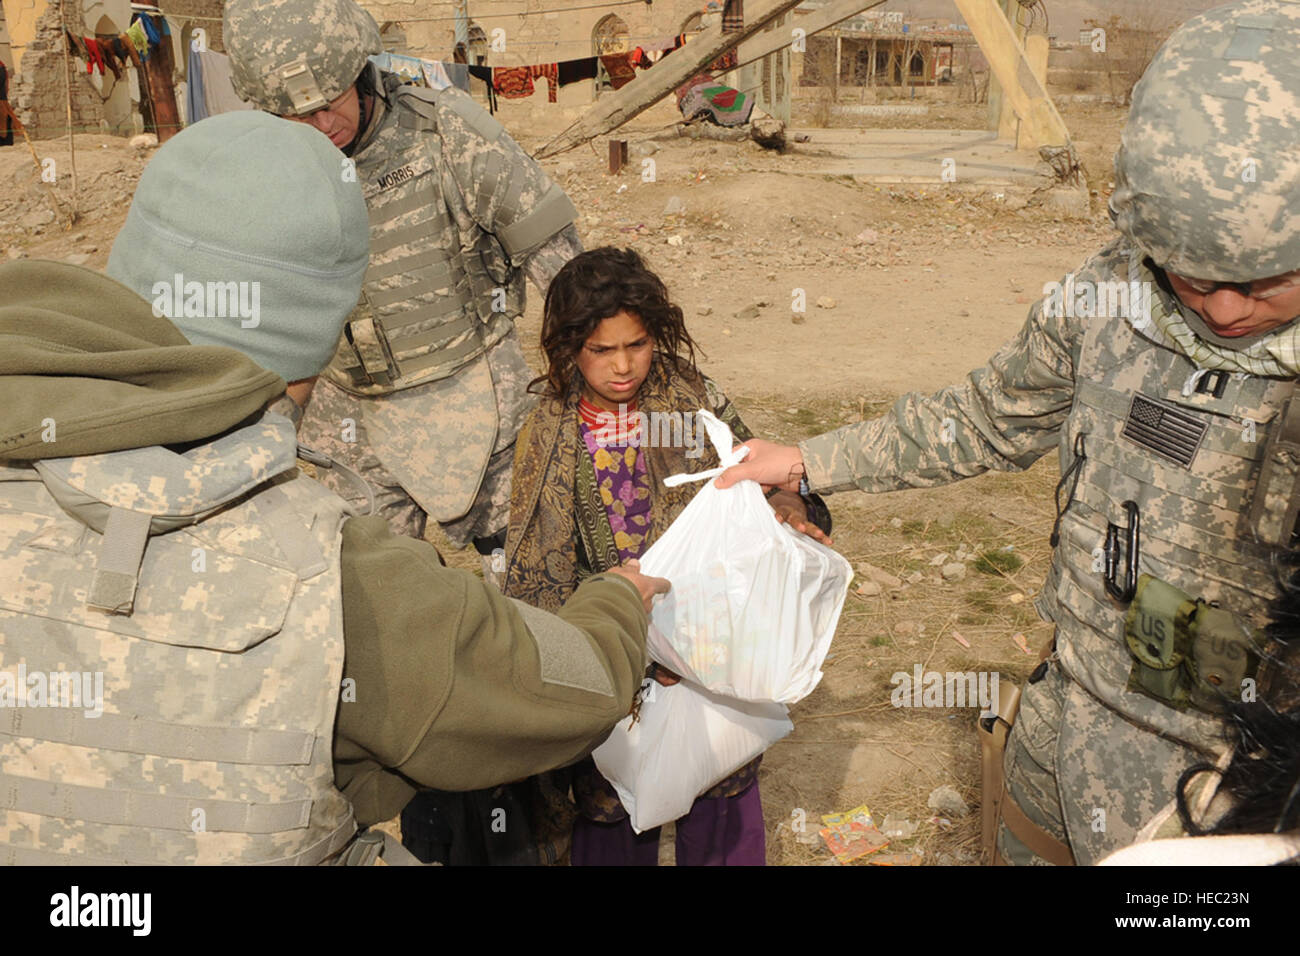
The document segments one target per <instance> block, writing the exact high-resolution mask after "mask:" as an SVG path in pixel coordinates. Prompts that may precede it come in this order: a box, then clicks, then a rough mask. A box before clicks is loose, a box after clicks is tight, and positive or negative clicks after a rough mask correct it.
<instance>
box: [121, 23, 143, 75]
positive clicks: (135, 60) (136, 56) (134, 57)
mask: <svg viewBox="0 0 1300 956" xmlns="http://www.w3.org/2000/svg"><path fill="white" fill-rule="evenodd" d="M141 36H143V33H142V34H141ZM117 38H118V40H120V41H121V43H122V47H123V50H124V55H123V57H122V60H123V62H126V63H127V64H128V65H129V66H134V67H135V68H136V69H137V70H139V71H140V72H141V73H143V72H144V60H143V59H142V58H141V56H140V51H139V50H137V49H136V48H135V43H134V42H133V41H132V40H131V37H130V36H128V35H127V34H125V33H119V34H118V35H117ZM128 57H129V58H130V59H129V61H128Z"/></svg>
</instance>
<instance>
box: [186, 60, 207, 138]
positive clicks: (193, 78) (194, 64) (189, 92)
mask: <svg viewBox="0 0 1300 956" xmlns="http://www.w3.org/2000/svg"><path fill="white" fill-rule="evenodd" d="M185 74H186V79H187V80H188V81H189V82H188V83H187V84H186V86H185V122H186V123H188V124H190V125H191V126H192V125H194V124H195V123H197V122H198V121H199V120H203V119H207V118H208V103H207V99H206V98H205V97H204V95H203V61H202V60H201V59H199V51H198V50H196V49H194V47H193V46H191V47H190V58H189V61H188V62H187V63H186V66H185Z"/></svg>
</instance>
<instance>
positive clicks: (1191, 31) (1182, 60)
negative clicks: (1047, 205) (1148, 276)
mask: <svg viewBox="0 0 1300 956" xmlns="http://www.w3.org/2000/svg"><path fill="white" fill-rule="evenodd" d="M1297 41H1300V2H1295V0H1290V2H1288V0H1246V2H1244V3H1235V4H1232V5H1230V6H1225V7H1219V8H1217V9H1214V10H1211V11H1209V12H1207V13H1205V14H1203V15H1202V16H1199V17H1195V18H1194V19H1191V20H1188V21H1187V23H1185V24H1184V25H1183V26H1182V27H1180V28H1179V29H1178V30H1177V31H1175V32H1174V34H1173V35H1172V36H1171V37H1170V38H1169V39H1168V40H1167V41H1166V42H1165V45H1164V46H1163V47H1162V48H1161V49H1160V51H1159V52H1158V53H1157V54H1156V57H1155V59H1154V60H1153V61H1152V62H1151V65H1150V66H1149V67H1148V68H1147V70H1146V73H1144V74H1143V76H1142V79H1141V80H1140V81H1138V84H1137V86H1136V87H1135V88H1134V90H1133V105H1132V109H1131V110H1130V111H1129V117H1128V124H1127V126H1126V127H1125V129H1124V134H1123V137H1122V139H1121V141H1120V148H1119V152H1118V153H1116V155H1115V192H1114V194H1113V195H1112V197H1111V200H1110V210H1111V216H1112V218H1113V219H1114V220H1115V225H1116V226H1117V227H1118V228H1119V230H1120V232H1122V233H1123V234H1124V235H1126V236H1127V237H1128V238H1129V239H1130V240H1131V241H1132V242H1133V243H1134V245H1136V246H1137V247H1138V248H1139V249H1140V250H1141V251H1142V252H1143V253H1145V254H1146V255H1148V256H1150V257H1151V258H1152V260H1153V261H1154V262H1155V264H1156V265H1158V266H1161V267H1163V268H1165V269H1168V270H1169V271H1170V272H1174V273H1177V274H1179V275H1184V276H1191V277H1193V278H1198V279H1210V280H1213V281H1216V282H1248V281H1250V280H1252V279H1263V278H1268V277H1270V276H1275V275H1281V274H1283V273H1287V272H1291V271H1294V270H1296V269H1300V42H1297Z"/></svg>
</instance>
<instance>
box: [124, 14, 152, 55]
mask: <svg viewBox="0 0 1300 956" xmlns="http://www.w3.org/2000/svg"><path fill="white" fill-rule="evenodd" d="M122 35H123V36H124V37H126V38H127V39H128V40H130V41H131V44H132V45H133V46H134V47H135V52H136V53H138V54H139V56H140V60H141V62H143V61H145V60H148V59H149V36H148V34H146V33H145V30H144V27H142V26H141V25H140V21H139V19H137V20H135V21H134V22H132V24H131V25H130V26H129V27H127V30H126V33H124V34H122Z"/></svg>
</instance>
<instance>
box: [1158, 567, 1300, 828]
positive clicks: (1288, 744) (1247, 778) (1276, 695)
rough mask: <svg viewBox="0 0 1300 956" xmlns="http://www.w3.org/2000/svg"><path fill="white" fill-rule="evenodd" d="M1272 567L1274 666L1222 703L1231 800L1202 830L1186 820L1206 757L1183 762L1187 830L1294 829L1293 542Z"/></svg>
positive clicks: (1298, 749)
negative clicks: (1255, 691)
mask: <svg viewBox="0 0 1300 956" xmlns="http://www.w3.org/2000/svg"><path fill="white" fill-rule="evenodd" d="M1274 560H1275V569H1276V571H1277V577H1278V584H1279V587H1280V590H1281V594H1280V596H1279V597H1278V599H1277V600H1276V602H1275V603H1274V604H1273V607H1272V620H1271V622H1270V623H1269V626H1268V628H1267V629H1266V635H1267V637H1268V638H1269V640H1270V643H1271V647H1270V649H1269V650H1268V651H1267V652H1266V653H1265V654H1264V657H1265V658H1266V659H1267V660H1268V662H1269V663H1270V664H1271V665H1272V666H1273V668H1274V673H1273V675H1272V680H1271V681H1270V684H1271V685H1272V686H1270V687H1269V689H1268V691H1267V693H1261V696H1260V699H1259V700H1256V701H1250V702H1234V703H1232V704H1230V705H1229V706H1228V712H1227V719H1228V740H1229V742H1230V743H1232V744H1235V745H1236V750H1235V751H1234V753H1233V757H1232V762H1231V763H1229V764H1228V766H1227V768H1226V769H1225V770H1224V771H1223V778H1222V779H1221V780H1220V781H1219V791H1220V792H1221V793H1225V794H1227V795H1228V796H1230V797H1231V798H1232V807H1231V809H1229V810H1228V812H1227V813H1225V814H1224V816H1223V817H1222V818H1221V819H1220V820H1218V821H1217V822H1216V823H1215V825H1214V826H1213V827H1212V828H1211V829H1209V830H1206V829H1205V828H1204V827H1202V826H1201V825H1200V824H1199V823H1198V822H1197V821H1195V820H1193V819H1192V815H1191V811H1190V807H1189V806H1188V799H1187V789H1188V786H1189V785H1190V784H1191V782H1192V779H1193V778H1194V777H1195V776H1196V774H1197V773H1199V772H1201V771H1205V770H1211V771H1212V770H1214V768H1213V767H1212V766H1211V765H1209V764H1197V765H1196V766H1193V767H1189V768H1188V769H1187V770H1186V771H1185V772H1184V773H1183V775H1182V777H1181V778H1180V779H1179V781H1178V786H1177V788H1176V790H1177V797H1178V815H1179V817H1180V819H1181V820H1182V823H1183V827H1184V829H1185V830H1186V831H1187V832H1188V833H1189V834H1191V835H1192V836H1202V835H1204V834H1206V833H1214V834H1228V833H1284V832H1287V831H1291V830H1297V829H1300V701H1298V700H1297V692H1298V691H1300V679H1298V677H1300V674H1298V672H1297V668H1296V665H1295V661H1296V654H1297V652H1298V651H1300V641H1297V640H1296V639H1297V638H1298V637H1300V548H1296V549H1292V550H1290V551H1285V552H1282V553H1281V554H1279V555H1277V557H1276V558H1275V559H1274Z"/></svg>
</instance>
